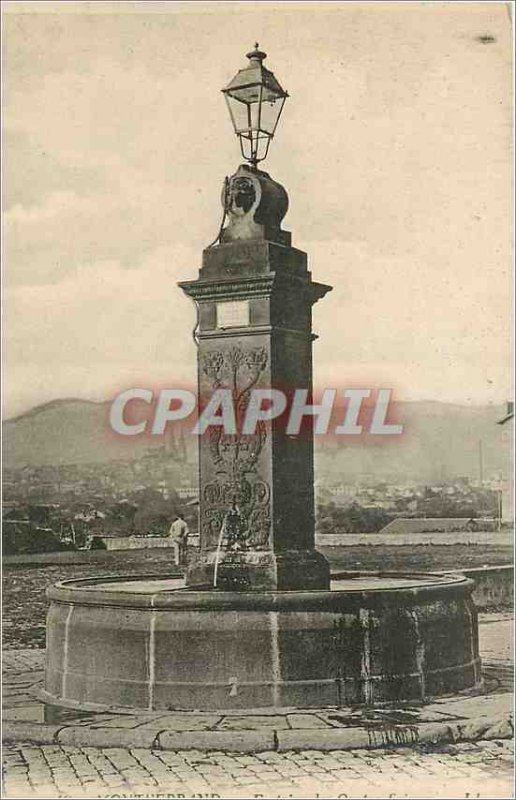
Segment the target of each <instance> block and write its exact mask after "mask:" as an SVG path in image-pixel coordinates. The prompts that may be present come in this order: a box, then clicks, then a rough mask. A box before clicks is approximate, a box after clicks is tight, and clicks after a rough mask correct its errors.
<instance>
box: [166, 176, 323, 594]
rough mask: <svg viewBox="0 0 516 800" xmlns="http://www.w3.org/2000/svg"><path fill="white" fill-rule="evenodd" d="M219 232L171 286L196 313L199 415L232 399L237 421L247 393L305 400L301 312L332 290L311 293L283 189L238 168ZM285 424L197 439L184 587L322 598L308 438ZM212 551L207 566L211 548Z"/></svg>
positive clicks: (308, 353)
mask: <svg viewBox="0 0 516 800" xmlns="http://www.w3.org/2000/svg"><path fill="white" fill-rule="evenodd" d="M223 203H224V206H225V209H226V212H227V220H228V223H227V225H226V227H225V228H224V229H223V231H222V233H221V235H220V243H219V244H217V245H215V246H211V247H208V248H207V249H206V250H204V252H203V260H202V267H201V269H200V271H199V277H198V279H197V280H195V281H191V282H183V283H181V284H180V286H181V288H182V289H183V291H184V292H185V293H186V294H187V295H189V296H190V297H192V298H193V299H194V300H195V301H196V303H197V306H198V312H199V327H198V340H199V350H198V383H199V402H200V406H201V408H202V407H204V406H205V405H206V403H207V402H208V400H209V398H210V397H211V395H212V394H213V391H214V390H215V389H218V388H228V389H230V390H231V393H232V396H233V401H234V406H235V408H236V411H237V421H239V422H241V421H242V417H243V414H244V413H245V409H246V407H247V403H248V402H249V398H250V394H251V390H252V389H253V388H271V387H272V388H277V389H282V390H283V391H286V393H288V392H292V391H293V390H294V389H307V390H308V402H310V399H311V390H312V340H313V339H314V336H313V334H312V313H311V309H312V305H313V304H314V303H315V302H317V300H319V299H320V298H321V297H323V296H324V295H325V294H326V292H328V291H329V290H330V289H331V287H330V286H326V285H324V284H320V283H315V282H314V281H312V279H311V274H310V272H309V270H308V269H307V256H306V254H305V253H303V252H302V251H300V250H296V249H295V248H293V247H292V246H291V237H290V234H289V233H287V232H286V231H283V230H281V221H282V219H283V217H284V215H285V213H286V211H287V208H288V197H287V193H286V192H285V190H284V188H283V187H282V186H280V185H279V184H278V183H276V182H275V181H273V180H272V179H271V178H270V176H269V175H268V174H267V173H265V172H261V171H259V170H255V169H252V168H250V167H247V166H246V165H242V166H241V167H240V168H239V169H238V171H237V172H236V174H235V175H233V176H232V178H231V179H230V180H229V182H228V183H227V184H226V187H225V191H224V196H223ZM285 428H286V421H285V419H284V418H279V419H277V420H273V421H270V422H259V423H258V425H257V428H256V432H255V433H254V434H253V435H247V436H246V435H243V434H242V433H237V434H235V435H230V434H225V433H223V432H222V430H221V428H220V427H218V426H213V427H212V428H210V429H208V431H207V432H206V433H205V434H204V435H203V436H201V437H200V441H199V502H200V508H199V526H200V542H201V549H200V556H199V558H198V559H197V560H196V562H195V563H194V564H192V565H191V567H190V568H189V570H188V573H187V583H188V585H190V586H193V585H203V586H213V580H214V571H215V564H216V562H217V587H218V588H220V589H230V590H242V591H245V590H254V589H261V590H276V589H279V590H288V589H325V588H328V587H329V566H328V563H327V561H326V559H325V558H324V557H323V556H322V555H321V554H319V553H318V552H317V551H316V550H315V547H314V467H313V435H312V425H311V421H310V418H307V421H306V424H304V425H303V428H302V430H301V433H300V434H299V435H298V436H287V435H286V432H285ZM219 543H221V545H222V546H221V547H220V548H219V553H218V556H217V549H218V545H219Z"/></svg>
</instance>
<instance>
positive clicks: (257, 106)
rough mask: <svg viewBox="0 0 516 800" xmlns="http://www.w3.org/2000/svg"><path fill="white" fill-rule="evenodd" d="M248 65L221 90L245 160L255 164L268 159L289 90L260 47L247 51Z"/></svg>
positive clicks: (256, 45)
mask: <svg viewBox="0 0 516 800" xmlns="http://www.w3.org/2000/svg"><path fill="white" fill-rule="evenodd" d="M247 58H248V59H249V64H247V66H246V67H244V69H241V70H239V71H238V72H237V74H236V75H235V77H234V78H233V79H232V80H231V81H230V82H229V83H228V85H227V86H226V88H225V89H222V92H223V94H224V97H225V99H226V103H227V106H228V109H229V113H230V115H231V121H232V123H233V127H234V129H235V133H236V135H237V136H238V138H239V139H240V149H241V151H242V156H243V157H244V158H245V160H246V161H249V163H250V164H251V165H252V166H253V167H256V165H257V164H258V163H259V162H260V161H264V159H266V158H267V153H268V152H269V146H270V143H271V139H273V137H274V133H275V131H276V128H277V125H278V122H279V118H280V116H281V112H282V111H283V106H284V105H285V100H286V99H287V97H288V92H286V91H285V90H284V89H282V87H281V85H280V83H279V81H278V80H277V78H276V77H275V76H274V74H273V73H272V72H271V71H270V70H268V69H267V67H265V66H264V65H263V62H264V60H265V59H266V58H267V53H264V52H263V50H260V49H259V45H258V42H257V43H256V44H255V48H254V50H252V51H251V52H250V53H247Z"/></svg>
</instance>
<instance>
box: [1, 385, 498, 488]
mask: <svg viewBox="0 0 516 800" xmlns="http://www.w3.org/2000/svg"><path fill="white" fill-rule="evenodd" d="M504 412H505V408H504V407H503V406H462V405H454V404H451V403H438V402H426V401H425V402H411V403H408V402H400V403H397V404H396V408H395V416H396V421H397V422H401V423H403V425H404V426H405V433H404V434H403V435H402V436H395V437H386V438H385V441H378V439H379V438H380V437H376V439H370V438H369V437H344V438H343V439H342V438H338V437H329V438H320V437H316V440H317V441H316V466H317V474H318V477H319V478H321V479H323V480H326V481H329V480H331V481H338V482H343V483H346V482H347V481H353V482H354V481H356V480H362V479H364V480H378V481H393V482H395V481H399V480H415V481H422V482H423V481H435V480H446V479H451V478H456V477H458V476H464V477H468V478H478V477H479V473H480V445H479V442H480V441H481V442H482V446H481V450H482V461H483V471H484V477H485V478H489V477H492V476H493V475H495V474H497V473H501V474H502V475H503V476H505V477H508V476H509V474H510V448H511V435H512V434H511V431H512V423H509V424H508V425H504V426H500V425H497V424H496V422H497V421H498V420H499V419H501V418H502V417H503V416H504ZM108 415H109V403H107V402H106V403H94V402H89V401H85V400H76V399H67V400H57V401H54V402H51V403H46V404H45V405H42V406H38V407H36V408H34V409H32V410H31V411H28V412H26V413H24V414H21V415H20V416H18V417H16V418H13V419H9V420H6V421H5V422H4V423H3V457H4V467H5V468H6V469H10V468H11V469H12V468H19V467H22V466H25V465H30V466H38V465H43V464H51V465H57V464H84V463H98V464H99V465H101V464H103V463H106V462H109V461H115V460H120V459H122V460H126V459H130V460H133V459H139V458H141V457H143V455H144V454H145V453H148V452H149V448H152V447H162V445H163V439H162V437H156V436H144V437H140V436H136V437H135V436H128V437H122V436H117V435H115V434H113V432H112V431H111V430H110V428H109V422H108ZM185 440H186V447H187V450H188V456H189V460H190V459H191V458H194V457H195V453H196V449H197V441H196V438H195V437H194V436H188V435H187V436H186V437H185Z"/></svg>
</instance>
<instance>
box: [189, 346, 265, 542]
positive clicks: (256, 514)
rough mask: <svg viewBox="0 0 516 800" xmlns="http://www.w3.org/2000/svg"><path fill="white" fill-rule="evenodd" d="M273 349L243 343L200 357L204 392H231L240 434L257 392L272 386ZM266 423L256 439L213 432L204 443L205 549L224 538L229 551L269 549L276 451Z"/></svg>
mask: <svg viewBox="0 0 516 800" xmlns="http://www.w3.org/2000/svg"><path fill="white" fill-rule="evenodd" d="M268 366H269V355H268V349H267V348H266V347H264V346H252V345H249V344H247V343H245V344H243V343H241V342H238V343H236V344H231V345H228V346H226V347H220V345H219V347H216V348H214V349H211V348H210V349H209V350H208V349H207V350H205V352H203V353H201V354H200V360H199V369H200V376H199V377H200V383H201V390H202V391H201V393H202V394H204V393H206V394H207V395H211V393H212V392H213V391H214V390H216V389H221V388H224V389H229V390H230V392H231V396H232V399H233V407H234V409H235V417H236V422H237V431H241V426H242V422H243V419H244V416H245V413H246V410H247V406H248V403H249V399H250V396H251V390H252V389H253V387H255V386H256V385H257V384H259V382H260V381H262V382H263V381H264V379H265V380H266V383H267V382H268V381H267V375H268ZM268 439H269V434H268V430H267V426H266V425H265V423H263V422H260V423H258V425H257V427H256V431H255V433H254V434H253V435H243V434H241V433H240V432H237V433H235V434H227V433H224V432H223V430H222V427H221V426H213V427H210V428H208V430H207V431H206V433H205V434H204V436H203V439H202V441H201V498H200V503H201V509H200V510H201V539H202V547H203V549H207V550H211V549H214V548H216V547H217V543H218V541H219V538H220V536H221V532H222V535H223V537H224V541H225V550H226V551H227V552H238V551H242V550H248V549H253V550H263V549H268V547H269V543H270V533H271V489H270V483H269V480H268V475H266V474H264V473H265V469H264V467H263V455H264V450H265V449H266V448H267V447H270V442H269V441H268Z"/></svg>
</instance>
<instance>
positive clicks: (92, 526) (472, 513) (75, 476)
mask: <svg viewBox="0 0 516 800" xmlns="http://www.w3.org/2000/svg"><path fill="white" fill-rule="evenodd" d="M315 491H316V527H317V532H318V534H320V535H325V534H346V533H363V534H367V533H374V532H378V531H380V530H382V529H383V528H385V526H387V525H388V524H389V523H391V522H392V520H394V519H397V518H404V519H406V518H409V519H411V518H412V519H417V518H430V519H433V520H435V519H448V520H449V519H457V526H458V527H457V528H456V529H457V530H458V529H459V528H460V527H463V524H464V523H463V521H464V520H466V521H470V527H471V529H473V530H497V529H499V528H500V527H501V525H502V519H501V517H502V509H501V493H500V490H499V482H498V481H496V480H487V481H484V482H482V483H481V482H479V481H472V480H470V479H469V478H467V477H458V478H455V479H454V480H447V481H442V482H437V483H433V484H418V483H415V482H404V483H395V484H394V483H393V484H391V483H387V482H384V481H381V482H378V481H376V482H371V481H368V482H355V483H350V484H348V483H344V482H342V483H336V482H333V483H332V482H327V481H320V482H319V483H318V484H316V487H315ZM197 505H198V491H197V464H196V462H195V460H193V459H191V458H188V456H187V455H186V453H181V452H179V453H177V452H175V453H174V454H171V453H170V452H168V451H167V450H166V449H165V448H161V449H156V448H155V449H152V450H150V449H149V451H148V452H147V453H146V454H145V455H144V456H143V457H142V458H140V459H137V460H126V461H122V460H120V461H112V462H108V463H107V464H105V465H103V467H102V469H99V466H98V464H95V463H93V464H65V465H58V466H26V467H22V468H20V469H10V470H6V471H5V482H4V509H3V531H4V532H3V546H4V553H5V554H6V555H9V554H16V553H24V552H44V551H51V550H60V549H76V548H86V547H91V546H92V542H93V543H94V544H93V546H105V542H106V540H108V539H110V538H113V537H117V539H119V538H120V537H128V536H140V537H160V536H161V537H162V536H166V535H167V534H168V530H169V527H170V524H171V522H172V521H173V519H174V518H175V516H176V514H177V513H183V514H184V515H185V517H186V519H187V521H188V524H189V528H190V530H191V532H192V533H195V532H196V529H197ZM461 520H462V522H460V521H461ZM434 527H435V525H434ZM437 529H439V525H437ZM447 529H448V530H450V523H449V522H448V527H447ZM451 529H453V525H452V526H451Z"/></svg>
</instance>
